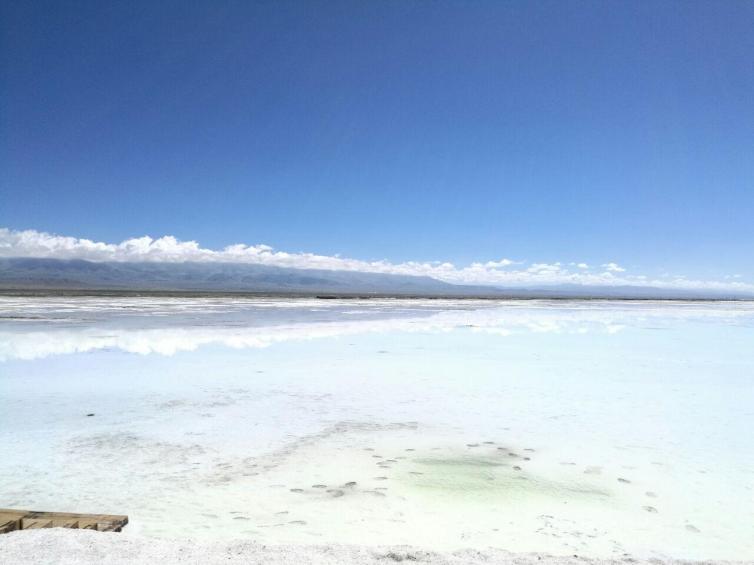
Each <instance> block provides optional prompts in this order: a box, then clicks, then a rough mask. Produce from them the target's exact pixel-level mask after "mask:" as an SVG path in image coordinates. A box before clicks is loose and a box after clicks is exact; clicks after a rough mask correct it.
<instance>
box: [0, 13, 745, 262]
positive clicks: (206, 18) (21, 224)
mask: <svg viewBox="0 0 754 565" xmlns="http://www.w3.org/2000/svg"><path fill="white" fill-rule="evenodd" d="M0 22H1V23H0V26H2V39H1V41H2V44H1V45H0V60H1V64H2V67H1V69H0V73H1V75H0V102H1V110H0V111H1V112H2V113H1V114H0V117H1V120H2V121H1V122H0V124H1V127H2V135H1V136H0V226H4V227H9V228H14V229H27V228H31V229H37V230H44V231H50V232H55V233H59V234H63V235H72V236H77V237H87V238H91V239H96V240H104V241H120V240H122V239H125V238H128V237H133V236H139V235H144V234H149V235H152V236H160V235H164V234H171V235H175V236H176V237H179V238H181V239H196V240H198V241H199V242H200V243H201V244H202V245H204V246H207V247H221V246H224V245H227V244H230V243H235V242H245V243H267V244H270V245H273V246H275V247H276V248H280V249H284V250H288V251H312V252H317V253H323V254H335V253H341V254H343V255H346V256H351V257H356V258H360V259H379V258H386V259H389V260H392V261H403V260H408V259H414V260H450V261H455V262H458V263H464V262H471V261H475V260H488V259H494V258H500V257H510V258H513V259H526V260H530V261H587V262H603V261H618V262H619V263H621V264H622V265H626V266H629V267H632V268H639V269H642V270H643V271H644V272H649V273H652V272H660V271H663V270H672V271H674V272H682V273H684V274H687V275H691V276H717V275H719V274H721V273H743V274H744V275H745V276H747V277H750V276H751V275H752V274H754V3H752V2H736V1H715V2H713V1H709V2H706V1H705V2H695V1H687V0H685V1H679V2H663V1H657V2H654V1H640V2H610V1H600V2H585V1H573V2H567V1H561V0H559V1H556V2H534V1H532V2H529V1H527V2H503V1H499V2H408V1H406V2H403V1H401V2H398V1H394V2H390V1H387V2H382V1H380V2H377V1H375V2H360V1H347V2H331V1H328V2H322V3H319V2H313V1H306V2H272V1H266V2H258V3H254V2H249V1H241V2H232V1H207V2H187V1H184V0H181V1H177V2H169V1H160V2H153V1H149V2H134V1H124V2H100V1H96V2H35V1H25V2H11V1H9V0H4V1H2V13H1V14H0Z"/></svg>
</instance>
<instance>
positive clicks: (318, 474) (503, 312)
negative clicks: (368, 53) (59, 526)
mask: <svg viewBox="0 0 754 565" xmlns="http://www.w3.org/2000/svg"><path fill="white" fill-rule="evenodd" d="M752 430H754V303H747V302H737V303H725V302H717V303H698V302H688V303H684V302H645V301H638V302H617V301H613V302H610V301H573V302H570V301H501V302H494V301H473V300H468V301H446V300H342V301H341V300H314V299H290V300H280V299H229V298H192V299H186V298H101V297H100V298H81V297H78V298H61V297H50V298H14V297H0V506H3V507H19V508H33V509H42V510H61V511H79V512H108V513H125V514H128V515H129V517H130V519H131V525H129V527H128V531H130V532H139V533H143V534H146V535H154V536H180V537H184V536H199V537H203V536H206V537H251V538H254V539H258V540H260V541H262V542H266V543H278V542H280V543H282V542H293V543H317V544H324V543H359V544H396V543H407V544H412V545H419V546H429V547H435V548H456V547H487V546H496V547H503V548H506V549H510V550H513V551H548V552H553V553H567V554H573V553H577V554H581V555H598V556H599V555H605V556H607V555H616V556H622V555H624V554H631V555H636V556H652V555H656V556H675V557H693V558H738V559H754V433H753V432H752Z"/></svg>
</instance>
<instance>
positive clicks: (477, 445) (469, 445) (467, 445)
mask: <svg viewBox="0 0 754 565" xmlns="http://www.w3.org/2000/svg"><path fill="white" fill-rule="evenodd" d="M466 447H479V444H478V443H467V444H466Z"/></svg>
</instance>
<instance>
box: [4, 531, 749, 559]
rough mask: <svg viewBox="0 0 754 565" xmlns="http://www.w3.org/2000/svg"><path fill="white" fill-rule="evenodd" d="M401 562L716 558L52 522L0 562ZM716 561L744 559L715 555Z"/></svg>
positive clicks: (22, 536) (7, 539)
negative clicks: (178, 533) (338, 541)
mask: <svg viewBox="0 0 754 565" xmlns="http://www.w3.org/2000/svg"><path fill="white" fill-rule="evenodd" d="M399 562H413V563H432V564H437V565H461V564H463V565H467V564H468V565H473V564H477V563H478V564H482V563H483V564H486V565H489V564H494V563H501V564H503V563H505V564H508V563H510V564H516V565H526V564H528V563H537V564H542V563H552V564H556V565H566V564H579V565H584V564H588V563H616V564H617V563H625V564H629V563H631V564H635V563H643V562H645V563H654V564H658V563H668V564H691V563H712V562H710V561H680V560H658V559H650V560H646V561H644V560H641V559H636V558H633V557H631V556H625V557H623V558H620V559H590V558H585V557H581V556H577V555H573V556H558V557H554V556H549V555H546V554H541V553H510V552H508V551H504V550H501V549H494V548H487V549H483V550H472V549H463V550H457V551H452V552H437V551H431V550H424V549H418V548H413V547H409V546H381V547H379V546H377V547H367V546H357V545H262V544H259V543H256V542H253V541H248V540H238V541H214V542H207V541H201V542H200V541H196V540H192V539H185V540H168V539H153V538H148V537H142V536H132V535H124V534H116V533H100V532H93V531H90V530H65V529H62V528H51V529H45V530H29V531H20V532H11V533H9V534H5V535H2V536H0V563H2V564H3V565H22V564H32V563H33V564H35V565H41V564H47V563H50V564H52V563H55V564H60V565H87V564H92V565H95V564H96V565H101V564H114V565H118V564H129V565H133V564H137V563H138V564H141V563H144V564H147V563H149V564H151V563H159V564H160V565H170V564H172V563H182V564H187V563H197V564H198V563H201V564H202V565H213V564H215V563H223V564H229V565H233V564H237V563H238V564H240V563H244V564H251V563H260V564H261V563H264V564H265V565H275V564H285V565H289V564H302V563H317V564H328V565H340V564H345V563H349V564H351V563H358V564H360V565H361V564H366V565H368V564H372V563H374V564H390V563H399ZM714 563H727V564H734V563H744V562H743V561H715V562H714Z"/></svg>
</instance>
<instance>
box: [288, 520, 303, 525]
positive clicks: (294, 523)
mask: <svg viewBox="0 0 754 565" xmlns="http://www.w3.org/2000/svg"><path fill="white" fill-rule="evenodd" d="M288 523H289V524H293V525H295V526H306V521H305V520H291V521H290V522H288Z"/></svg>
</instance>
